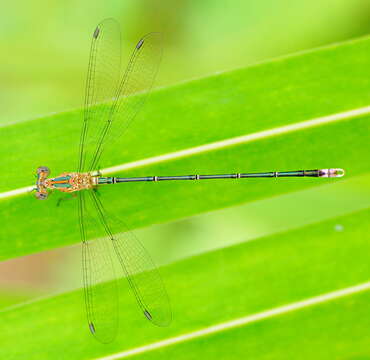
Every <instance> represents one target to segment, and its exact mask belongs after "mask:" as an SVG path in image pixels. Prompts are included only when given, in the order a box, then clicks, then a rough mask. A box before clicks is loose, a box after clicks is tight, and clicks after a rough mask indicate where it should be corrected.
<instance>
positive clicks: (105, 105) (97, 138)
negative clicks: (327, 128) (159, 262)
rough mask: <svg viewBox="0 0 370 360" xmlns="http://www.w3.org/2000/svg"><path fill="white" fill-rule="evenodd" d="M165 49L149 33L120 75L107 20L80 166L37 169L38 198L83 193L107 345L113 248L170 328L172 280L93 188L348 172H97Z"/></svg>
mask: <svg viewBox="0 0 370 360" xmlns="http://www.w3.org/2000/svg"><path fill="white" fill-rule="evenodd" d="M161 54H162V37H161V35H160V34H159V33H150V34H148V35H146V36H144V37H143V38H142V39H141V40H140V41H139V42H138V43H137V44H136V47H135V49H134V52H133V54H132V55H131V58H130V60H129V63H128V66H127V68H126V71H125V72H124V74H123V76H120V71H121V70H120V69H121V35H120V30H119V26H118V24H117V23H116V22H115V21H114V20H112V19H107V20H104V21H102V22H101V23H100V24H99V25H98V26H97V27H96V29H95V31H94V33H93V36H92V43H91V50H90V58H89V65H88V73H87V81H86V94H85V111H84V118H83V125H82V132H81V137H80V144H79V157H78V166H77V171H76V172H66V173H63V174H61V175H60V176H58V177H55V178H48V176H49V172H50V171H49V169H48V168H47V167H39V168H38V169H37V183H36V190H37V191H36V197H37V198H38V199H46V198H47V197H48V192H49V191H50V190H60V191H62V192H66V193H71V192H77V193H78V216H79V222H80V233H81V239H82V248H83V258H82V262H83V279H84V295H85V304H86V313H87V320H88V326H89V329H90V331H91V333H92V334H93V335H94V336H95V337H96V338H97V339H98V340H99V341H101V342H103V343H106V342H109V341H112V340H113V339H114V337H115V335H116V333H117V329H118V310H119V305H118V304H119V303H118V287H117V283H116V281H114V280H113V281H112V279H115V276H114V265H113V262H112V258H111V254H115V256H116V257H117V259H118V262H119V263H120V265H121V267H122V270H123V273H124V275H125V277H126V278H127V280H128V283H129V285H130V288H131V290H132V292H133V294H134V296H135V298H136V300H137V303H138V305H139V307H140V309H141V311H142V312H143V314H144V316H145V317H146V318H147V319H148V320H150V321H151V322H153V323H154V324H156V325H159V326H164V325H168V324H169V323H170V322H171V318H172V315H171V308H170V303H169V300H168V295H167V292H166V290H165V287H164V284H163V282H162V280H161V277H160V275H159V272H158V270H157V269H156V267H155V265H154V263H153V261H152V260H151V258H150V256H149V254H148V253H147V252H146V250H145V249H144V247H143V246H142V245H141V243H140V242H139V241H138V240H137V239H136V238H135V236H134V235H133V234H132V233H131V232H129V231H126V232H124V233H122V228H123V225H122V223H120V222H119V220H117V219H115V217H114V216H112V215H111V214H109V215H108V213H107V211H106V209H105V206H103V203H102V201H101V200H100V198H99V197H98V196H97V195H96V193H95V191H92V190H94V189H95V188H96V187H98V186H100V185H107V184H118V183H128V182H136V181H167V180H210V179H246V178H279V177H341V176H343V175H344V171H343V170H342V169H316V170H299V171H282V172H277V171H272V172H263V173H233V174H221V175H181V176H146V177H103V176H101V175H100V174H99V173H96V172H94V171H95V169H96V168H97V165H98V163H99V161H100V159H101V157H102V154H103V152H104V151H105V150H106V149H107V148H108V147H110V146H113V144H114V140H115V139H116V138H118V137H119V136H122V134H123V133H124V131H125V130H126V129H127V127H128V125H129V124H130V123H131V122H132V120H133V119H134V117H135V115H136V114H137V113H138V111H139V110H140V108H141V107H142V106H143V104H144V101H145V99H146V98H147V96H148V93H149V92H150V89H151V87H152V84H153V81H154V79H155V77H156V73H157V70H158V66H159V63H160V60H161ZM86 190H90V191H86ZM113 256H114V255H113Z"/></svg>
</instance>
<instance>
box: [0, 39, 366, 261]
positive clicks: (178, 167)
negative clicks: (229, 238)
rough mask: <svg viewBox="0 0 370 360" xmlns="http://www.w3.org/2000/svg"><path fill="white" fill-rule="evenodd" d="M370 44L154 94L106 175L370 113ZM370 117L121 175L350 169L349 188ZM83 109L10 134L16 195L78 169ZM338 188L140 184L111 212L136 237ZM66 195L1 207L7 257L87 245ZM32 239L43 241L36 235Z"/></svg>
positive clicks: (121, 191) (25, 198)
mask: <svg viewBox="0 0 370 360" xmlns="http://www.w3.org/2000/svg"><path fill="white" fill-rule="evenodd" d="M369 51H370V40H369V39H362V40H357V41H352V42H348V43H344V44H342V45H335V46H331V47H327V48H322V49H318V50H316V51H312V52H306V53H302V54H299V55H297V56H291V57H286V58H282V59H278V60H275V61H271V62H268V63H264V64H259V65H256V66H253V67H250V68H246V69H240V70H236V71H232V72H229V73H224V74H218V75H215V76H211V77H208V78H203V79H199V80H193V81H190V82H188V83H184V84H180V85H178V86H173V87H169V88H164V89H159V90H157V91H155V92H154V93H153V95H152V96H151V99H150V101H149V102H148V104H147V106H146V109H145V111H144V112H143V113H142V114H141V115H140V116H139V119H137V120H136V122H135V123H134V124H133V126H131V127H130V130H129V131H128V132H127V133H126V135H125V136H124V137H123V138H122V139H121V141H120V142H119V143H117V146H116V148H115V149H114V150H113V151H111V152H110V153H108V159H109V161H108V162H107V163H104V164H101V166H102V167H103V168H105V167H109V166H113V165H118V164H122V163H127V162H132V161H135V160H140V159H147V158H150V157H153V156H159V155H162V154H167V153H172V152H176V151H179V150H183V149H189V148H193V147H197V146H200V145H205V144H210V143H213V142H217V141H221V140H225V139H231V138H234V137H238V136H241V135H246V134H251V133H259V132H261V131H265V130H269V129H281V128H282V127H284V126H288V125H295V124H297V123H300V122H304V121H309V120H311V119H316V118H318V117H322V116H328V115H333V114H338V113H341V112H344V111H351V110H354V109H358V108H364V107H365V106H366V105H368V104H369V100H370V92H369V87H368V78H369V77H370V66H369V56H368V54H369ZM368 112H369V111H368V110H367V108H365V109H363V111H362V115H361V114H360V115H358V114H357V115H353V114H352V115H346V116H344V117H343V119H341V118H338V117H337V118H335V121H332V122H330V123H325V122H324V123H322V124H320V125H317V126H314V127H306V128H302V129H297V130H295V131H291V132H283V133H281V134H278V135H275V136H270V137H265V136H261V137H260V138H259V139H258V140H255V141H249V142H245V143H240V144H238V145H234V146H226V147H225V146H224V147H220V148H219V149H217V150H213V151H207V152H199V153H197V154H192V155H191V156H186V157H175V158H173V159H172V160H170V161H165V162H155V161H154V162H153V163H151V164H150V165H147V166H141V167H132V168H131V169H130V170H127V171H124V172H123V171H122V172H120V173H119V174H117V175H125V176H140V175H173V174H194V173H206V174H207V173H224V172H252V171H272V170H289V169H291V170H296V169H310V168H326V167H342V168H345V169H346V171H347V178H350V177H351V176H355V175H360V174H364V173H367V172H369V162H368V161H367V160H368V159H369V156H370V147H369V146H368V134H369V130H370V122H369V116H368V115H367V113H368ZM81 119H82V111H80V110H77V111H72V112H65V113H61V114H57V115H53V116H48V117H44V118H39V119H36V120H34V121H29V122H25V123H21V124H15V125H12V126H8V127H4V128H2V131H1V142H0V153H1V154H3V156H2V166H3V169H4V170H5V171H4V174H3V176H2V181H1V184H0V187H1V189H2V191H8V190H12V189H16V188H19V187H24V186H28V185H30V184H32V182H34V181H35V179H34V178H33V175H34V173H35V170H36V168H37V167H38V166H40V165H47V166H49V167H50V168H51V170H52V174H53V175H57V174H58V173H61V172H64V171H68V170H71V171H73V170H74V169H75V167H76V164H77V147H78V146H77V144H78V139H79V132H80V128H81ZM326 181H338V180H336V179H330V180H325V179H279V181H275V180H272V179H259V180H257V179H256V180H239V181H231V180H229V181H227V180H225V181H212V180H209V181H201V182H173V183H170V182H168V183H135V184H134V183H133V184H120V185H116V186H106V187H104V188H102V189H101V196H102V198H104V199H106V201H107V203H108V205H109V209H110V210H111V211H112V212H114V213H116V214H118V215H119V216H120V217H121V218H123V219H124V220H125V221H126V223H127V224H128V226H129V227H130V228H131V229H136V228H139V227H144V226H147V225H150V224H156V223H164V222H169V221H173V220H176V219H180V218H185V217H189V216H192V215H195V214H200V213H204V212H207V211H210V210H215V209H220V208H224V207H229V206H234V205H236V204H243V203H248V202H251V201H254V200H256V199H262V198H270V197H273V196H276V195H278V194H283V193H289V192H293V191H297V190H300V189H304V188H308V187H313V186H317V185H321V184H323V183H324V182H326ZM58 196H59V195H58V194H53V195H52V196H51V198H53V199H50V200H48V201H44V202H40V201H36V200H35V199H34V198H33V196H32V194H27V195H22V196H17V197H10V198H5V199H2V200H1V210H0V211H1V213H0V215H1V218H2V229H1V231H2V236H1V240H0V241H1V242H0V245H1V248H2V252H1V259H2V260H4V259H7V258H11V257H16V256H21V255H25V254H29V253H34V252H38V251H42V250H46V249H51V248H55V247H60V246H64V245H68V244H73V243H76V242H79V233H78V228H77V215H76V202H75V201H65V202H62V204H61V206H59V207H56V200H57V198H58ZM28 234H32V236H31V237H30V236H28Z"/></svg>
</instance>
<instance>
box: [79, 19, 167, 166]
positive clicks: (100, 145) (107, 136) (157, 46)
mask: <svg viewBox="0 0 370 360" xmlns="http://www.w3.org/2000/svg"><path fill="white" fill-rule="evenodd" d="M114 24H115V23H114ZM117 31H118V34H119V30H118V28H117V26H113V25H112V24H111V20H106V21H103V22H102V23H101V24H99V25H98V27H97V29H96V30H95V32H94V35H93V40H92V46H91V55H90V62H89V71H88V77H87V85H86V101H85V116H84V129H83V132H82V135H81V142H80V144H81V145H80V159H82V160H80V165H79V171H81V170H83V171H92V170H96V167H97V164H98V162H99V159H100V157H101V155H102V153H103V151H104V149H105V148H106V147H107V146H108V145H111V144H112V143H113V142H114V140H116V139H117V138H118V137H119V136H121V135H122V134H123V132H124V131H125V129H127V127H128V126H129V125H130V123H131V122H132V120H133V119H134V118H135V115H136V114H137V113H138V111H139V110H140V109H141V107H142V105H143V104H144V102H145V100H146V98H147V95H148V94H149V92H150V90H151V88H152V86H153V82H154V79H155V77H156V74H157V70H158V67H159V63H160V60H161V57H162V36H161V34H159V33H150V34H148V35H146V36H144V37H143V38H142V39H140V40H139V42H138V43H137V45H136V46H135V49H134V51H133V53H132V55H131V57H130V60H129V63H128V66H127V69H126V71H125V73H124V74H123V76H122V79H121V81H120V82H119V84H117V79H118V78H119V77H118V75H117V74H118V73H119V68H120V65H119V64H120V57H119V55H118V52H120V51H121V50H120V45H118V44H117V42H118V40H117V39H120V36H118V34H117ZM110 37H111V38H112V39H111V38H110ZM118 49H119V50H118ZM99 103H103V104H100V105H98V104H99ZM90 145H91V146H90Z"/></svg>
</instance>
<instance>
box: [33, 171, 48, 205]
mask: <svg viewBox="0 0 370 360" xmlns="http://www.w3.org/2000/svg"><path fill="white" fill-rule="evenodd" d="M49 174H50V169H49V168H48V167H46V166H40V167H38V168H37V180H36V189H35V190H36V192H35V196H36V198H37V199H39V200H45V199H47V197H48V190H47V187H46V186H45V180H46V178H47V177H48V175H49Z"/></svg>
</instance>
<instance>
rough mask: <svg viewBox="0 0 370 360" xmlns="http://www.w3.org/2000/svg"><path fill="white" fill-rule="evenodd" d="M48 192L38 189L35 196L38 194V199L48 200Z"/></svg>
mask: <svg viewBox="0 0 370 360" xmlns="http://www.w3.org/2000/svg"><path fill="white" fill-rule="evenodd" d="M48 195H49V194H48V192H47V191H46V192H41V191H36V192H35V196H36V199H39V200H46V199H47V198H48Z"/></svg>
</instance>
